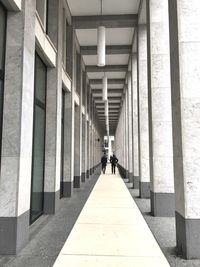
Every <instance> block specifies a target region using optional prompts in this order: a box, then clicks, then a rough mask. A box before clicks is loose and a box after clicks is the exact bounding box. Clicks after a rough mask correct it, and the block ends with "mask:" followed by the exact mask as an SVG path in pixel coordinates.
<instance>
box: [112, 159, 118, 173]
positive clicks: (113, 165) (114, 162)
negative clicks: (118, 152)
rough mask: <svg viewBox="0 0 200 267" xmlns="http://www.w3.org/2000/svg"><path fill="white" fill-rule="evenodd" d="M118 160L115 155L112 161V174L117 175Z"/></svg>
mask: <svg viewBox="0 0 200 267" xmlns="http://www.w3.org/2000/svg"><path fill="white" fill-rule="evenodd" d="M117 162H118V159H117V158H116V156H115V155H114V154H113V156H112V159H111V164H112V174H113V173H114V174H115V167H116V165H117Z"/></svg>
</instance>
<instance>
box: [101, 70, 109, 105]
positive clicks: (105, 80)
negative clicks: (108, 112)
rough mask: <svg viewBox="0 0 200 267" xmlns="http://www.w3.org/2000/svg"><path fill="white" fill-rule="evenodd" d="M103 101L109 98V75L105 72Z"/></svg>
mask: <svg viewBox="0 0 200 267" xmlns="http://www.w3.org/2000/svg"><path fill="white" fill-rule="evenodd" d="M102 95H103V101H107V100H108V79H107V75H106V74H105V75H104V77H103V94H102Z"/></svg>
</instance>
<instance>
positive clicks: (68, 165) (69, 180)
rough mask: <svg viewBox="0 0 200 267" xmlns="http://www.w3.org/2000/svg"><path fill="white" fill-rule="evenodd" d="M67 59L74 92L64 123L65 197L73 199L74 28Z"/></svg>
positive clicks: (70, 32)
mask: <svg viewBox="0 0 200 267" xmlns="http://www.w3.org/2000/svg"><path fill="white" fill-rule="evenodd" d="M67 36H68V40H69V41H68V43H67V54H68V55H69V56H68V57H67V62H68V66H69V68H68V71H69V75H71V77H72V90H71V92H70V93H67V94H66V96H65V121H64V125H65V126H64V136H65V137H64V179H63V196H64V197H71V195H72V193H73V180H74V92H75V88H74V86H75V79H76V77H75V64H74V62H75V33H74V30H73V27H72V26H68V27H67Z"/></svg>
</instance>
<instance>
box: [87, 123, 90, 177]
mask: <svg viewBox="0 0 200 267" xmlns="http://www.w3.org/2000/svg"><path fill="white" fill-rule="evenodd" d="M87 178H90V122H89V120H87Z"/></svg>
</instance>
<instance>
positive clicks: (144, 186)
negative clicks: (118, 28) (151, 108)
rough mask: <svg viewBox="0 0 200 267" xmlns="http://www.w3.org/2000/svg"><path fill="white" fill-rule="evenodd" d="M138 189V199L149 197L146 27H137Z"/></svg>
mask: <svg viewBox="0 0 200 267" xmlns="http://www.w3.org/2000/svg"><path fill="white" fill-rule="evenodd" d="M137 60H138V105H139V166H140V170H139V173H140V177H139V188H140V197H142V198H144V197H150V190H149V186H150V166H149V116H148V78H147V27H146V25H138V59H137Z"/></svg>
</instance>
